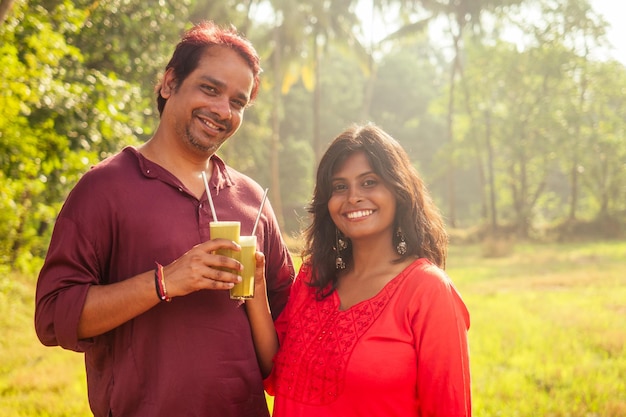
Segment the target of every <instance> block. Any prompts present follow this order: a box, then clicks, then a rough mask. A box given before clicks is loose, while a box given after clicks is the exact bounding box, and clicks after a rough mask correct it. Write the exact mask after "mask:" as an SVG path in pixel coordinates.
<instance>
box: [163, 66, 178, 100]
mask: <svg viewBox="0 0 626 417" xmlns="http://www.w3.org/2000/svg"><path fill="white" fill-rule="evenodd" d="M174 91H176V75H175V74H174V69H173V68H168V69H167V71H165V74H164V75H163V82H162V83H161V97H163V98H164V99H168V98H170V96H171V95H172V93H173V92H174Z"/></svg>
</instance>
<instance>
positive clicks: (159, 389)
mask: <svg viewBox="0 0 626 417" xmlns="http://www.w3.org/2000/svg"><path fill="white" fill-rule="evenodd" d="M259 73H260V66H259V58H258V56H257V53H256V51H255V50H254V48H253V47H252V45H251V44H250V43H249V42H248V41H247V40H246V39H244V38H243V37H241V36H240V35H238V34H237V33H236V32H235V31H234V30H230V29H222V28H219V27H217V26H215V25H213V24H212V23H206V22H205V23H202V24H199V25H197V26H195V27H193V28H192V29H191V30H189V31H188V32H187V33H186V34H185V35H184V36H183V38H182V39H181V41H180V42H179V44H178V45H177V47H176V50H175V52H174V54H173V56H172V58H171V60H170V62H169V64H168V65H167V67H166V70H165V73H164V75H163V78H162V81H161V82H160V84H159V85H158V86H157V89H156V90H157V103H158V109H159V112H160V115H161V119H160V123H159V126H158V128H157V129H156V132H155V134H154V136H153V137H152V138H151V139H150V140H149V141H147V142H146V143H145V144H143V145H142V146H140V147H139V148H137V149H135V148H133V147H127V148H125V149H124V150H123V151H121V152H120V153H119V154H117V155H115V156H113V157H111V158H109V159H107V160H105V161H103V162H101V163H100V164H98V165H96V166H95V167H94V168H93V169H91V170H90V171H89V172H87V173H86V174H85V175H84V176H83V177H82V178H81V180H80V181H79V182H78V183H77V184H76V186H75V187H74V189H73V190H72V192H71V193H70V195H69V196H68V198H67V200H66V202H65V204H64V207H63V209H62V210H61V212H60V213H59V216H58V219H57V222H56V225H55V229H54V232H53V235H52V239H51V242H50V247H49V251H48V254H47V257H46V261H45V263H44V266H43V268H42V270H41V272H40V276H39V280H38V283H37V294H36V309H35V327H36V331H37V334H38V337H39V339H40V340H41V342H42V343H43V344H45V345H50V346H54V345H60V346H62V347H63V348H65V349H71V350H74V351H78V352H84V353H85V364H86V371H87V384H88V391H89V402H90V406H91V409H92V411H93V413H94V415H95V416H96V417H101V416H102V417H108V416H114V417H117V416H123V417H133V416H146V417H158V416H167V417H172V416H220V417H228V416H233V417H235V416H236V417H243V416H254V417H257V416H263V417H266V416H268V410H267V405H266V403H265V397H264V392H263V387H262V378H261V373H260V371H259V368H258V364H257V361H256V357H255V353H254V347H253V343H252V339H251V335H250V326H249V323H248V320H247V316H246V312H245V308H244V306H243V304H242V303H241V302H238V301H236V300H231V299H230V297H229V294H228V289H229V288H231V287H232V286H233V283H235V282H238V281H239V280H240V277H238V276H237V275H236V274H231V273H229V272H225V271H223V270H220V269H218V268H220V267H229V268H233V269H236V270H237V269H239V266H240V265H239V264H238V262H237V261H235V260H233V259H230V258H227V257H223V256H219V255H216V254H214V251H215V250H216V249H219V248H229V249H237V245H236V244H235V243H233V242H229V241H226V240H223V239H215V240H210V235H209V222H210V221H211V220H213V218H212V212H211V208H210V204H209V200H208V198H207V194H206V192H205V187H204V182H203V179H202V172H204V173H205V174H206V175H207V177H208V178H209V188H210V190H211V195H212V200H213V203H214V206H215V210H216V214H217V218H218V219H219V220H239V221H240V222H241V234H242V235H244V234H250V233H251V232H252V228H253V223H254V220H255V218H256V215H257V211H258V209H259V206H260V203H261V199H262V195H263V189H262V188H261V187H260V186H259V185H258V184H257V183H255V182H254V181H252V180H251V179H250V178H248V177H246V176H244V175H242V174H241V173H239V172H237V171H235V170H233V169H232V168H230V167H228V166H226V165H225V164H224V162H223V161H222V160H221V159H220V158H219V157H218V156H216V155H215V152H216V151H217V150H218V149H219V148H220V146H221V144H222V143H224V141H226V140H227V139H228V138H229V137H230V136H232V135H233V134H234V133H235V132H236V131H237V129H238V128H239V126H240V125H241V122H242V117H243V114H244V110H245V109H246V107H247V106H248V105H249V104H250V103H251V102H252V101H253V100H254V99H255V97H256V94H257V91H258V84H259ZM256 234H257V237H258V248H259V250H260V251H262V252H263V253H264V254H265V258H266V276H267V280H268V293H269V297H270V303H271V308H272V312H273V314H274V316H275V317H276V316H277V315H278V314H279V313H280V311H281V310H282V309H283V307H284V305H285V303H286V300H287V296H288V293H289V289H290V286H291V283H292V281H293V276H294V270H293V264H292V260H291V258H290V256H289V252H288V250H287V248H286V246H285V244H284V242H283V240H282V238H281V235H280V230H279V228H278V225H277V222H276V218H275V216H274V213H273V212H272V209H271V206H270V205H269V204H266V205H265V208H264V210H263V215H262V216H261V220H260V223H259V226H258V227H257V233H256ZM161 265H162V267H161ZM170 300H171V302H164V301H170Z"/></svg>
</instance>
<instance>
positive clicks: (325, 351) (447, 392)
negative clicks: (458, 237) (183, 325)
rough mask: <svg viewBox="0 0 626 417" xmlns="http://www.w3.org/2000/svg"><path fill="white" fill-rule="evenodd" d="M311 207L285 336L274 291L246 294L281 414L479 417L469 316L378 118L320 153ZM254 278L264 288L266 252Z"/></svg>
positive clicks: (418, 189)
mask: <svg viewBox="0 0 626 417" xmlns="http://www.w3.org/2000/svg"><path fill="white" fill-rule="evenodd" d="M309 212H310V213H311V215H312V224H311V225H310V226H309V227H308V229H307V230H306V231H305V238H306V239H305V241H306V242H305V250H304V253H303V255H304V257H303V259H304V263H303V266H302V268H301V269H300V272H299V274H298V277H297V278H296V282H295V284H294V286H293V288H292V290H291V296H290V299H289V301H288V303H287V306H286V308H285V310H284V311H283V312H282V314H281V315H280V317H279V318H278V319H277V321H276V323H275V329H276V333H277V335H278V340H276V334H275V333H274V327H273V324H272V322H271V318H270V315H269V308H268V307H267V302H266V299H265V298H264V297H255V299H253V300H250V301H248V302H247V308H248V315H249V318H250V322H251V326H252V331H253V337H254V339H255V344H256V348H257V356H258V358H259V362H260V364H261V369H262V370H263V372H265V373H266V375H264V376H267V378H266V380H265V383H266V389H267V391H268V392H269V393H270V394H271V395H274V396H275V402H274V414H273V415H274V417H283V416H288V417H297V416H306V417H309V416H310V417H313V416H315V417H318V416H342V417H346V416H380V417H390V416H402V417H406V416H422V417H424V416H446V417H461V416H462V417H468V416H471V395H470V372H469V355H468V346H467V330H468V328H469V314H468V311H467V309H466V307H465V305H464V303H463V301H462V300H461V297H460V296H459V294H458V293H457V291H456V289H455V288H454V286H453V284H452V282H451V280H450V279H449V278H448V277H447V276H446V274H445V273H444V272H443V268H444V266H445V259H446V248H447V235H446V232H445V230H444V225H443V221H442V219H441V216H440V214H439V212H438V210H437V209H436V207H435V206H434V204H433V202H432V201H431V199H430V196H429V193H428V191H427V189H426V187H425V185H424V183H423V181H422V180H421V179H420V177H419V176H418V174H417V172H416V171H415V169H414V168H413V166H412V165H411V163H410V161H409V158H408V156H407V154H406V152H405V151H404V150H403V149H402V147H401V146H400V145H399V144H398V143H397V142H396V141H395V140H394V139H393V138H391V137H390V136H389V135H388V134H387V133H385V132H384V131H383V130H381V129H380V128H378V127H377V126H375V125H372V124H367V125H364V126H353V127H351V128H350V129H348V130H347V131H345V132H344V133H342V134H340V135H339V136H338V137H337V138H336V139H335V140H334V141H333V142H332V143H331V145H330V147H329V148H328V150H327V151H326V153H325V154H324V156H323V157H322V159H321V161H320V164H319V168H318V172H317V183H316V187H315V191H314V197H313V201H312V203H311V205H310V207H309ZM256 276H257V278H258V280H257V281H258V282H257V285H258V286H257V291H258V293H257V294H260V295H263V294H264V293H265V289H264V284H263V274H262V256H259V262H258V264H257V273H256ZM279 342H280V343H279ZM279 344H280V349H278V346H279ZM276 350H278V352H277V353H276V354H275V352H276ZM274 354H275V356H274ZM272 358H273V362H272ZM268 375H269V376H268Z"/></svg>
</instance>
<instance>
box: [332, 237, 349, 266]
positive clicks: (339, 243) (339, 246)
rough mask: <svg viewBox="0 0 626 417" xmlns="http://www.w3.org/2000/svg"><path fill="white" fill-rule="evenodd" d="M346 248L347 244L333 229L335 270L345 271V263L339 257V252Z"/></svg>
mask: <svg viewBox="0 0 626 417" xmlns="http://www.w3.org/2000/svg"><path fill="white" fill-rule="evenodd" d="M347 247H348V242H347V241H346V240H345V239H344V238H343V236H342V235H341V232H340V231H339V229H335V248H334V249H335V253H336V256H335V269H346V263H345V261H344V260H343V258H342V257H341V251H343V250H345V249H346V248H347Z"/></svg>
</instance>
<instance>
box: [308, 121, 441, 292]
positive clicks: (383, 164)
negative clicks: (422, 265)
mask: <svg viewBox="0 0 626 417" xmlns="http://www.w3.org/2000/svg"><path fill="white" fill-rule="evenodd" d="M356 152H363V153H364V154H365V156H366V157H367V159H368V161H369V163H370V165H371V168H372V170H373V171H374V172H375V173H376V174H377V175H379V176H380V177H381V178H382V180H383V181H384V182H385V185H386V186H387V187H389V189H390V190H391V191H392V193H393V194H394V196H395V198H396V214H395V219H394V230H397V229H398V228H401V229H402V233H403V234H404V239H405V241H406V244H407V251H406V253H405V254H404V255H398V258H397V259H396V261H395V262H401V261H402V260H404V259H406V258H407V257H410V256H417V257H420V258H426V259H428V260H430V261H431V262H433V263H434V264H436V265H438V266H439V267H441V268H445V262H446V255H447V246H448V235H447V233H446V230H445V226H444V222H443V219H442V216H441V214H440V212H439V210H438V209H437V207H436V206H435V205H434V203H433V201H432V199H431V197H430V193H429V192H428V190H427V188H426V185H425V184H424V182H423V181H422V179H421V178H420V176H419V174H418V173H417V170H416V169H415V168H414V167H413V165H412V164H411V161H410V159H409V157H408V155H407V153H406V152H405V150H404V149H403V148H402V146H400V144H399V143H398V142H397V141H396V140H395V139H393V138H392V137H391V136H390V135H389V134H388V133H386V132H385V131H384V130H382V129H381V128H380V127H378V126H376V125H375V124H372V123H368V124H365V125H356V124H355V125H352V126H351V127H349V128H348V129H347V130H345V131H344V132H343V133H341V134H340V135H339V136H337V137H336V138H335V139H334V140H333V141H332V143H331V144H330V146H329V147H328V149H327V150H326V153H324V155H323V157H322V159H321V160H320V163H319V165H318V169H317V178H316V185H315V190H314V192H313V199H312V201H311V203H310V204H309V205H308V207H307V211H308V212H309V214H310V215H311V217H312V222H311V223H310V225H309V226H308V227H307V228H306V229H305V230H304V239H305V243H304V249H303V251H302V255H303V259H304V260H305V262H306V263H307V264H309V265H310V267H311V271H312V280H311V285H312V286H313V287H316V288H317V295H318V297H319V298H324V297H326V296H328V295H330V294H331V293H332V292H333V291H334V289H335V288H336V286H337V269H336V265H335V258H336V252H335V244H336V243H335V242H336V233H337V227H336V226H335V224H334V222H333V221H332V219H331V217H330V213H329V212H328V201H329V200H330V197H331V195H332V177H333V175H334V174H335V173H336V171H337V169H339V168H340V166H341V164H342V163H343V162H344V161H345V160H346V159H347V158H348V157H349V156H351V155H352V154H354V153H356ZM397 239H398V238H397V236H396V235H395V233H394V238H393V241H392V242H389V244H390V245H393V247H394V248H395V246H396V245H397V244H398V241H397ZM342 258H343V260H344V261H345V263H346V267H347V268H349V267H350V265H351V264H352V262H353V258H352V246H351V245H348V248H347V249H345V250H344V251H343V252H342Z"/></svg>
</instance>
